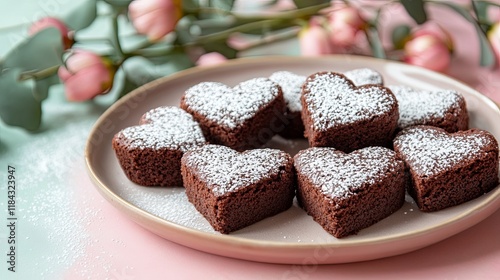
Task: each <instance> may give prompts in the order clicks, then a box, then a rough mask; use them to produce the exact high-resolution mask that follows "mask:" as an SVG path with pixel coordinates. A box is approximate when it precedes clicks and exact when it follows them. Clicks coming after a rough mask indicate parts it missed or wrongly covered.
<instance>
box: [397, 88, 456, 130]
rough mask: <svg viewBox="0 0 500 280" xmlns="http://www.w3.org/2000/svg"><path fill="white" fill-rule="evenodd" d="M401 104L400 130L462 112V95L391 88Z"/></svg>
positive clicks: (454, 92)
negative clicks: (448, 114) (451, 113)
mask: <svg viewBox="0 0 500 280" xmlns="http://www.w3.org/2000/svg"><path fill="white" fill-rule="evenodd" d="M389 89H391V91H392V92H393V93H394V95H395V96H396V99H397V100H398V104H399V121H398V125H399V127H400V128H406V127H409V126H412V125H418V124H427V123H429V122H430V121H432V119H436V118H444V117H445V114H446V113H449V112H461V109H460V102H461V101H463V97H462V95H460V94H459V93H458V92H456V91H454V90H438V91H426V90H416V89H414V88H411V87H407V86H389Z"/></svg>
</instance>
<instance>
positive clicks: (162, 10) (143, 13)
mask: <svg viewBox="0 0 500 280" xmlns="http://www.w3.org/2000/svg"><path fill="white" fill-rule="evenodd" d="M129 16H130V19H131V21H132V24H133V25H134V27H135V29H137V31H138V32H139V33H141V34H144V35H146V36H148V38H149V40H151V41H157V40H159V39H161V38H163V37H164V36H165V35H167V34H168V33H170V32H172V31H173V30H174V28H175V25H176V24H177V21H178V20H179V19H180V18H181V16H182V6H181V1H180V0H134V1H132V3H130V5H129Z"/></svg>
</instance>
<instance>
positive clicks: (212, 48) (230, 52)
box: [203, 42, 238, 59]
mask: <svg viewBox="0 0 500 280" xmlns="http://www.w3.org/2000/svg"><path fill="white" fill-rule="evenodd" d="M203 48H204V49H205V51H206V52H207V53H208V52H218V53H220V54H222V55H223V56H225V57H226V58H229V59H231V58H235V57H236V55H237V54H238V51H237V50H236V49H234V48H232V47H230V46H229V45H228V44H227V43H226V42H217V43H210V44H204V45H203Z"/></svg>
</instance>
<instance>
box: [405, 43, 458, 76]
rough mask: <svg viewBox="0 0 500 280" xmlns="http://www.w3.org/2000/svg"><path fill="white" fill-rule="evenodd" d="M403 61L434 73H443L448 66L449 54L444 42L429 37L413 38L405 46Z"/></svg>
mask: <svg viewBox="0 0 500 280" xmlns="http://www.w3.org/2000/svg"><path fill="white" fill-rule="evenodd" d="M404 52H405V56H404V59H403V60H404V61H405V62H407V63H410V64H413V65H418V66H422V67H425V68H428V69H431V70H434V71H440V72H443V71H445V70H446V69H447V68H448V66H449V65H450V61H451V53H450V50H449V49H448V47H447V46H446V44H445V42H443V41H442V40H441V39H440V38H438V37H436V36H434V35H431V34H426V35H421V36H418V37H414V38H413V39H411V40H410V41H408V42H407V43H406V44H405V47H404Z"/></svg>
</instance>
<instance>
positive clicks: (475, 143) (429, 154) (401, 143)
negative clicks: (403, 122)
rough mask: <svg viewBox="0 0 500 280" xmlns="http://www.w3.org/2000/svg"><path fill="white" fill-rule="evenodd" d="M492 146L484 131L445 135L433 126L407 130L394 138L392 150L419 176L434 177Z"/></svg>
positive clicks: (490, 139)
mask: <svg viewBox="0 0 500 280" xmlns="http://www.w3.org/2000/svg"><path fill="white" fill-rule="evenodd" d="M491 144H492V138H490V137H488V136H487V134H484V132H471V133H456V134H448V133H446V132H445V131H444V130H442V129H438V128H432V127H410V128H407V129H406V130H404V131H403V133H402V134H400V135H399V136H398V137H396V139H394V147H395V148H396V149H397V150H399V152H400V153H401V155H402V156H403V158H404V159H405V161H406V162H407V163H408V164H409V165H410V167H411V168H412V170H414V171H415V172H417V173H418V174H419V175H421V176H433V175H436V174H438V173H440V172H443V171H445V170H446V169H449V168H453V167H454V166H456V165H457V164H460V163H461V162H466V161H468V160H471V159H473V158H474V157H476V156H477V154H478V153H480V152H481V151H482V150H483V149H484V148H485V147H486V146H489V145H491Z"/></svg>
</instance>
